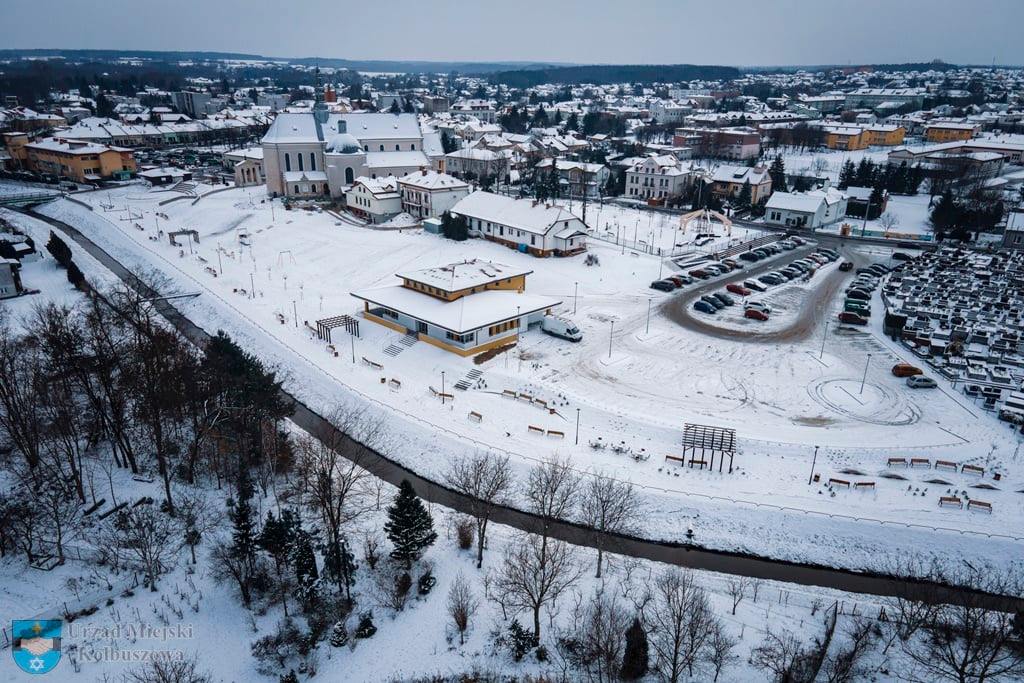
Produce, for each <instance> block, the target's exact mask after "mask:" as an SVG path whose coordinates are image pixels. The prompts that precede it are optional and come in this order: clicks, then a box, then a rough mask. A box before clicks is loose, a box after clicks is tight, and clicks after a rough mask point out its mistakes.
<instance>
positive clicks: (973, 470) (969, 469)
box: [960, 465, 985, 476]
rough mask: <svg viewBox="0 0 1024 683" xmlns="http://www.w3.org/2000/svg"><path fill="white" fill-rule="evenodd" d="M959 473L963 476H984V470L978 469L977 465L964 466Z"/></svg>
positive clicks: (982, 468)
mask: <svg viewBox="0 0 1024 683" xmlns="http://www.w3.org/2000/svg"><path fill="white" fill-rule="evenodd" d="M960 472H961V473H963V474H978V475H981V476H984V475H985V468H984V467H978V466H977V465H964V466H963V467H961V468H960Z"/></svg>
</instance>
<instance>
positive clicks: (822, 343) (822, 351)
mask: <svg viewBox="0 0 1024 683" xmlns="http://www.w3.org/2000/svg"><path fill="white" fill-rule="evenodd" d="M827 338H828V320H826V321H825V331H824V332H823V333H822V334H821V353H819V354H818V360H821V358H822V356H824V355H825V339H827Z"/></svg>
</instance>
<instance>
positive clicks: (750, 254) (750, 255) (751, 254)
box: [737, 251, 757, 263]
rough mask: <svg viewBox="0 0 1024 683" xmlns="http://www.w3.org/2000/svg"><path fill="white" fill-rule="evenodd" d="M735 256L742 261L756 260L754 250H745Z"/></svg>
mask: <svg viewBox="0 0 1024 683" xmlns="http://www.w3.org/2000/svg"><path fill="white" fill-rule="evenodd" d="M737 258H740V259H743V260H744V261H749V262H751V263H753V262H754V261H756V260H757V256H755V255H754V252H752V251H745V252H743V253H742V254H740V255H739V256H738V257H737Z"/></svg>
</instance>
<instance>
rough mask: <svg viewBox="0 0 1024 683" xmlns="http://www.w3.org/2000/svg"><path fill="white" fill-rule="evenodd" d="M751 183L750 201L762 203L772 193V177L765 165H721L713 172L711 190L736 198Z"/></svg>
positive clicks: (726, 196) (727, 197) (721, 195)
mask: <svg viewBox="0 0 1024 683" xmlns="http://www.w3.org/2000/svg"><path fill="white" fill-rule="evenodd" d="M744 185H750V203H751V204H760V203H761V202H763V201H765V200H767V199H768V197H769V196H770V195H771V193H772V177H771V176H770V175H769V174H768V169H767V168H764V167H760V166H758V167H750V166H725V165H723V166H719V167H718V168H716V169H715V171H714V173H712V174H711V192H713V193H714V194H716V195H718V196H719V197H723V198H725V199H735V198H736V197H739V196H740V194H741V193H742V192H743V186H744Z"/></svg>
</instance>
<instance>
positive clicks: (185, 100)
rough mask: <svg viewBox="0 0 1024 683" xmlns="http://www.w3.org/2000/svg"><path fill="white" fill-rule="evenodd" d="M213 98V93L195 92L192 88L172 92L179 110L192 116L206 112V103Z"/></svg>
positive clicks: (175, 105)
mask: <svg viewBox="0 0 1024 683" xmlns="http://www.w3.org/2000/svg"><path fill="white" fill-rule="evenodd" d="M212 99H213V95H211V94H210V93H207V92H194V91H192V90H179V91H178V92H172V93H171V101H172V102H174V107H175V109H177V110H178V111H180V112H182V113H185V114H188V115H189V116H191V117H192V118H196V117H199V116H202V115H203V114H205V113H206V111H207V108H206V105H207V104H209V103H210V100H212Z"/></svg>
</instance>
